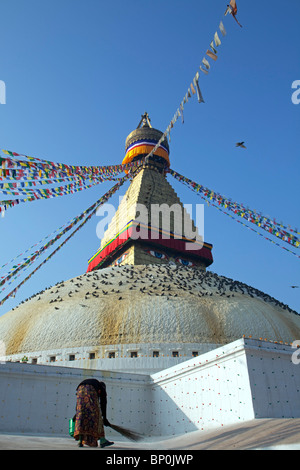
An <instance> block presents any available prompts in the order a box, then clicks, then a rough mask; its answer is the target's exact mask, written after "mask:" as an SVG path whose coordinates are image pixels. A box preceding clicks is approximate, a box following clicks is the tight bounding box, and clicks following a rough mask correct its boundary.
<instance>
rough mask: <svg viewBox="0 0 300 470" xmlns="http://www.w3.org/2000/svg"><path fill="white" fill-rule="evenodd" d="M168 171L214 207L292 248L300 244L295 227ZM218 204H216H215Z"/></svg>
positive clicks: (299, 233) (172, 171)
mask: <svg viewBox="0 0 300 470" xmlns="http://www.w3.org/2000/svg"><path fill="white" fill-rule="evenodd" d="M169 173H170V175H171V176H173V177H174V178H175V179H176V180H178V181H180V182H181V183H183V184H185V185H186V186H188V187H189V188H190V189H191V190H192V191H194V192H196V193H198V194H199V195H200V196H201V197H202V198H203V199H204V200H206V201H207V203H208V204H212V205H213V203H215V207H218V206H219V207H221V208H224V209H226V210H227V211H229V212H232V213H233V214H234V215H235V216H238V217H240V218H242V219H243V220H244V221H247V222H250V223H252V224H255V225H256V226H257V227H259V228H261V229H263V230H265V231H266V232H268V233H269V234H270V235H273V236H275V237H277V238H280V239H281V240H282V241H283V242H285V243H288V244H289V245H292V246H293V248H299V245H300V238H299V237H298V235H300V232H298V230H297V229H292V228H291V227H290V226H286V225H283V224H282V223H281V222H276V220H275V219H272V218H270V217H266V216H264V215H263V214H262V213H261V212H257V211H254V210H251V209H250V208H249V207H246V206H244V205H243V204H240V203H237V202H233V201H232V200H231V199H229V198H227V197H225V196H222V195H221V194H219V193H217V192H215V191H212V190H211V189H208V188H206V187H205V186H202V185H201V184H198V183H196V182H195V181H193V180H191V179H189V178H186V177H185V176H183V175H180V174H179V173H177V172H176V171H174V170H172V169H170V170H169ZM216 204H218V206H216Z"/></svg>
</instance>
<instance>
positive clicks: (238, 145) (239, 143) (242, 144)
mask: <svg viewBox="0 0 300 470" xmlns="http://www.w3.org/2000/svg"><path fill="white" fill-rule="evenodd" d="M244 143H245V142H237V143H236V144H235V146H236V147H242V148H243V149H245V148H246V147H245V145H244Z"/></svg>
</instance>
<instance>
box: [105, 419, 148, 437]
mask: <svg viewBox="0 0 300 470" xmlns="http://www.w3.org/2000/svg"><path fill="white" fill-rule="evenodd" d="M109 427H111V428H112V429H114V431H117V432H118V433H119V434H122V436H124V437H127V439H130V440H131V441H140V440H141V439H143V436H142V435H141V434H139V433H138V432H135V431H131V430H130V429H127V428H123V427H122V426H117V425H116V424H111V423H109Z"/></svg>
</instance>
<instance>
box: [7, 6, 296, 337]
mask: <svg viewBox="0 0 300 470" xmlns="http://www.w3.org/2000/svg"><path fill="white" fill-rule="evenodd" d="M226 3H227V2H226V1H223V0H212V1H210V2H206V1H204V0H197V1H196V0H190V1H189V2H186V1H183V0H172V1H171V0H160V1H158V0H152V1H151V2H146V1H143V0H139V1H138V0H127V1H126V2H124V0H116V1H114V2H106V1H103V0H84V1H83V0H59V1H58V0H51V2H50V1H48V0H43V1H40V0H27V1H25V0H9V1H3V2H2V5H1V18H2V22H1V68H0V70H1V72H0V80H3V81H4V82H5V84H6V104H5V105H2V104H1V105H0V122H1V128H0V136H1V138H0V145H1V148H2V149H9V150H12V151H15V152H18V153H24V154H27V155H31V156H36V157H39V158H44V159H47V160H51V161H54V162H63V163H66V164H74V165H109V164H112V165H114V164H119V163H121V161H122V159H123V157H124V145H125V139H126V137H127V135H128V134H129V133H130V132H131V131H132V130H133V129H135V128H136V127H137V125H138V123H139V120H140V117H141V114H143V113H144V111H147V112H148V113H149V115H150V117H151V120H152V125H153V127H155V128H157V129H160V130H162V131H165V129H166V128H167V126H168V124H169V122H170V121H171V119H172V118H173V115H174V113H175V111H176V109H177V108H178V106H179V104H180V102H181V101H182V99H183V97H184V95H185V93H186V91H187V89H188V87H189V86H190V82H191V80H192V79H193V77H194V75H195V73H196V71H197V70H199V68H198V67H199V65H200V64H201V61H202V58H203V57H204V55H205V52H206V50H207V48H208V47H209V44H210V42H211V40H212V38H213V35H214V33H215V31H216V30H217V29H218V25H219V22H220V20H222V21H223V23H224V26H225V28H226V31H227V36H226V37H225V38H223V37H222V36H221V34H219V36H220V39H221V41H222V44H221V46H220V47H219V48H218V60H217V61H216V62H215V63H212V65H211V70H210V73H209V75H208V76H206V75H203V74H201V78H200V86H201V91H202V94H203V97H204V100H205V103H204V104H203V103H202V104H199V103H198V102H197V100H196V98H194V99H193V100H190V101H189V102H188V104H186V106H185V110H184V118H185V122H184V124H182V123H181V121H180V120H178V121H177V123H176V124H175V126H174V128H173V130H172V134H171V142H170V160H171V167H172V168H173V169H174V170H176V171H178V172H179V173H181V174H183V175H185V176H186V177H188V178H191V179H193V180H194V181H196V182H198V183H200V184H202V185H204V186H206V187H208V188H210V189H212V190H214V191H217V192H219V193H221V194H224V195H225V196H227V197H229V198H232V200H233V201H237V202H240V203H243V204H245V205H247V206H249V207H250V208H251V209H254V210H258V211H261V212H262V213H263V214H265V215H267V216H271V217H274V218H276V219H277V220H279V221H282V222H283V223H284V224H285V225H288V224H289V225H290V226H291V227H292V228H294V227H298V228H299V229H300V223H299V197H300V185H299V170H300V165H299V124H300V104H299V105H295V104H293V103H292V100H291V96H292V93H293V91H294V90H292V88H291V87H292V83H293V81H295V80H300V68H299V65H300V63H299V62H300V41H299V24H298V22H299V15H300V2H299V0H290V1H289V2H288V3H287V6H286V5H285V6H284V7H283V4H282V2H281V1H279V0H273V1H272V2H269V1H265V0H264V1H262V2H259V3H257V2H252V1H249V0H237V6H238V15H237V16H238V19H239V21H240V23H241V24H242V26H243V27H242V28H240V27H239V26H238V25H237V24H236V22H235V21H234V20H233V18H232V17H229V16H226V17H224V11H225V9H226ZM211 62H212V61H211ZM241 140H243V141H245V142H246V146H247V149H246V150H244V149H236V148H235V143H236V142H237V141H241ZM168 180H169V181H170V183H171V184H172V185H173V187H174V188H175V190H176V192H177V194H178V195H179V197H180V198H181V200H182V201H183V202H184V203H189V204H193V205H195V204H197V203H202V202H203V201H202V199H201V198H199V196H197V195H195V194H193V192H191V191H190V190H189V189H188V188H186V187H185V186H183V185H182V184H181V183H179V182H177V181H175V180H174V179H173V178H171V177H170V176H168ZM111 186H112V183H109V182H107V183H103V184H101V185H98V186H96V187H94V188H93V189H90V190H87V191H85V192H80V193H77V194H75V195H71V196H63V197H56V198H54V199H49V200H41V201H36V202H31V203H27V204H22V205H19V206H17V207H15V208H13V209H10V210H8V211H7V212H6V215H5V218H4V219H0V224H1V225H0V242H1V248H2V249H1V252H0V265H1V266H2V264H4V263H6V262H8V261H10V260H11V259H12V258H14V257H15V256H17V255H18V254H19V253H22V252H23V251H25V250H26V249H27V248H29V247H31V246H32V245H33V244H34V243H36V242H38V241H39V240H41V239H43V238H44V237H46V236H47V235H48V234H51V233H52V232H53V231H54V230H56V229H57V228H58V227H60V226H62V225H63V224H64V223H66V222H67V221H68V220H70V219H72V218H73V217H74V216H76V215H78V214H80V213H81V212H82V211H83V210H85V209H86V208H87V207H89V206H90V205H91V204H93V203H94V202H95V201H96V200H97V199H98V198H99V197H100V196H101V195H103V194H104V193H105V192H106V191H107V190H108V189H109V188H110V187H111ZM127 187H128V184H127V185H126V186H124V187H123V189H121V191H120V195H122V194H124V192H125V189H127ZM118 197H119V194H117V195H116V196H115V197H114V198H112V200H111V202H112V203H114V204H115V205H116V206H117V204H118ZM98 222H99V218H98V219H97V217H94V218H93V219H91V220H90V222H88V223H87V224H86V225H85V227H84V228H83V229H82V230H80V231H79V232H78V233H77V235H76V236H74V238H72V240H71V241H70V242H69V243H68V244H67V245H66V246H65V247H64V248H62V249H61V250H60V251H59V252H58V253H57V254H56V255H55V257H53V258H52V259H51V260H50V261H49V262H48V263H46V264H45V265H44V267H43V268H42V269H40V270H39V271H38V273H37V274H36V275H35V276H33V277H32V278H31V279H30V281H28V282H27V283H26V284H25V285H24V286H23V288H22V289H21V290H20V291H19V292H18V294H17V295H16V297H15V299H11V300H9V301H7V302H6V303H5V304H4V305H3V306H2V307H0V315H2V314H4V313H5V312H6V311H8V310H10V309H11V308H12V307H14V306H15V305H17V304H19V303H20V302H21V301H22V300H24V299H26V298H28V297H29V296H31V295H32V294H34V293H36V292H38V291H40V290H43V289H44V288H45V287H49V286H51V285H53V284H55V283H56V282H58V281H61V280H64V279H69V278H72V277H75V276H77V275H79V274H81V273H83V272H85V271H86V269H87V261H88V259H89V258H90V257H91V256H92V255H93V254H94V253H95V252H96V250H97V249H98V247H99V245H100V240H99V239H98V238H97V235H96V226H97V223H98ZM254 228H255V227H254ZM204 235H205V240H206V241H207V242H210V243H212V244H213V256H214V264H213V265H212V266H211V268H210V270H212V271H214V272H216V273H218V274H219V275H224V276H228V277H230V278H233V279H237V280H240V281H242V282H245V283H246V284H249V285H251V286H253V287H256V288H258V289H260V290H262V291H264V292H266V293H268V294H269V295H271V296H273V297H275V298H277V299H278V300H280V301H282V302H284V303H286V304H288V305H289V306H290V307H291V308H293V309H295V310H297V311H298V312H300V288H299V289H291V287H290V286H291V285H299V286H300V278H299V266H300V259H299V258H297V257H296V256H294V255H293V254H291V253H289V252H287V251H285V250H283V249H282V248H280V247H277V246H276V245H274V244H272V243H270V242H268V241H267V240H265V239H264V238H262V237H260V236H258V235H257V234H256V233H254V232H252V231H250V230H248V229H247V228H245V227H243V226H242V225H241V224H238V223H236V221H235V220H233V219H231V218H229V217H226V216H225V215H223V214H222V213H220V212H219V211H218V210H216V209H215V208H213V207H208V206H207V205H205V233H204ZM284 246H286V247H287V248H288V249H289V248H290V246H289V245H287V244H285V245H284ZM53 248H54V247H53ZM51 251H52V250H51ZM294 251H295V250H294ZM299 251H300V250H299ZM43 259H44V258H40V260H39V261H42V260H43ZM5 272H6V271H5V268H3V270H1V271H0V273H1V275H3V273H5ZM29 272H30V271H27V272H26V273H25V275H28V273H29ZM22 279H23V277H21V276H20V277H19V278H18V279H17V281H18V282H20V281H21V280H22ZM13 286H15V284H13V285H12V286H9V287H8V288H7V289H6V290H5V291H4V292H3V293H2V294H1V296H0V299H2V298H3V297H4V296H5V295H6V294H7V293H8V292H9V291H10V290H11V289H12V288H13ZM246 333H247V332H245V334H246ZM270 339H272V338H270Z"/></svg>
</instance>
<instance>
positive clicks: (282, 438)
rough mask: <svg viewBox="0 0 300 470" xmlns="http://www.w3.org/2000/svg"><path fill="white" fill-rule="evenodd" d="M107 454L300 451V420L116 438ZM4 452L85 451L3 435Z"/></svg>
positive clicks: (66, 440)
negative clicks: (140, 438)
mask: <svg viewBox="0 0 300 470" xmlns="http://www.w3.org/2000/svg"><path fill="white" fill-rule="evenodd" d="M114 441H115V445H114V446H111V447H107V448H106V449H101V451H103V450H105V452H116V453H117V451H124V450H125V451H127V450H134V451H140V450H147V451H151V450H155V451H160V450H174V451H176V450H185V451H195V450H247V449H261V450H300V419H260V420H255V421H249V422H244V423H241V424H240V425H235V426H230V427H229V426H228V427H225V428H223V429H222V430H221V431H220V430H218V431H211V432H206V433H204V432H202V431H195V432H192V433H188V434H184V435H181V436H176V437H172V438H160V439H157V438H155V439H154V438H153V439H145V440H143V441H140V442H138V443H136V442H133V443H132V442H131V441H128V440H126V441H125V440H123V438H120V440H119V437H117V438H114ZM0 450H79V451H81V452H83V451H85V450H93V451H97V450H98V451H99V449H89V448H87V447H85V448H84V449H82V448H78V446H77V443H76V442H75V440H74V439H72V438H71V437H52V436H40V435H34V436H28V435H26V436H25V435H10V434H1V435H0Z"/></svg>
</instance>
